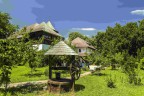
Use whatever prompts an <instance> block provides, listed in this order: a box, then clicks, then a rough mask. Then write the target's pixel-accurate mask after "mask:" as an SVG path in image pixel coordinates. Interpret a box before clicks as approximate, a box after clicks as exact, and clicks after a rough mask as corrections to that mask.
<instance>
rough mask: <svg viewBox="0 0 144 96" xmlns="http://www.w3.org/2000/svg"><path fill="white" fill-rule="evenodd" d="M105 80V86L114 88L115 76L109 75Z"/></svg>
mask: <svg viewBox="0 0 144 96" xmlns="http://www.w3.org/2000/svg"><path fill="white" fill-rule="evenodd" d="M106 82H107V87H109V88H116V85H115V82H116V78H115V77H114V78H112V76H111V75H110V76H109V77H107V79H106Z"/></svg>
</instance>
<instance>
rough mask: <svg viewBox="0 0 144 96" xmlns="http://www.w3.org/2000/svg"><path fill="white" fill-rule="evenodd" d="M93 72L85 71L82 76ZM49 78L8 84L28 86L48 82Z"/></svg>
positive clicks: (11, 85)
mask: <svg viewBox="0 0 144 96" xmlns="http://www.w3.org/2000/svg"><path fill="white" fill-rule="evenodd" d="M89 74H91V72H85V73H83V74H81V77H83V76H86V75H89ZM47 81H48V80H41V81H29V82H19V83H11V84H9V85H8V87H9V88H11V87H18V86H26V85H31V84H46V83H47Z"/></svg>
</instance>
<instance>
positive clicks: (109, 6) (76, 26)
mask: <svg viewBox="0 0 144 96" xmlns="http://www.w3.org/2000/svg"><path fill="white" fill-rule="evenodd" d="M0 11H3V12H7V13H9V14H10V16H11V17H12V18H13V19H12V21H11V22H12V23H13V24H16V25H19V26H20V27H23V26H27V25H30V24H34V23H41V22H43V21H44V22H47V21H51V22H52V24H53V25H54V27H55V29H56V30H58V31H59V32H60V34H62V35H63V36H64V37H67V36H68V34H69V32H75V31H78V32H81V33H82V34H84V35H87V36H92V35H96V33H97V32H98V31H104V30H105V29H106V27H107V26H114V25H115V23H120V24H122V25H124V24H126V23H127V22H132V21H138V20H142V19H143V18H144V0H0Z"/></svg>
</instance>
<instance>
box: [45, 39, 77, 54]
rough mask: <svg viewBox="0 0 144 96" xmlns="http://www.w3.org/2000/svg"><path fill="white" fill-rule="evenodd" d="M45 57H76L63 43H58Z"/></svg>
mask: <svg viewBox="0 0 144 96" xmlns="http://www.w3.org/2000/svg"><path fill="white" fill-rule="evenodd" d="M45 55H78V54H77V53H76V52H75V51H74V50H73V49H71V48H70V47H69V46H68V45H67V44H65V43H64V41H60V42H59V43H57V44H56V45H54V46H53V47H52V48H51V49H49V50H48V51H47V52H46V53H45Z"/></svg>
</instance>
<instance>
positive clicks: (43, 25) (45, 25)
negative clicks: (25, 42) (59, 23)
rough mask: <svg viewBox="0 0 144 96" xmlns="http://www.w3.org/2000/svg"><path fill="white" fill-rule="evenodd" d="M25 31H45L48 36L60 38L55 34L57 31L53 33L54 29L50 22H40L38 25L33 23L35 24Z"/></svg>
mask: <svg viewBox="0 0 144 96" xmlns="http://www.w3.org/2000/svg"><path fill="white" fill-rule="evenodd" d="M26 31H32V32H36V31H45V32H47V33H49V34H52V35H55V36H60V37H62V36H61V35H60V34H58V33H57V31H55V29H54V27H53V26H52V24H51V22H50V21H49V22H47V23H45V22H42V23H40V24H38V23H35V24H32V25H30V26H27V27H26Z"/></svg>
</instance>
